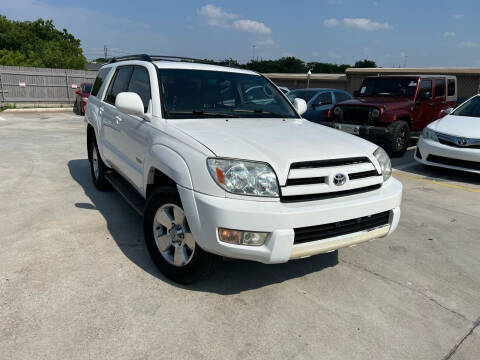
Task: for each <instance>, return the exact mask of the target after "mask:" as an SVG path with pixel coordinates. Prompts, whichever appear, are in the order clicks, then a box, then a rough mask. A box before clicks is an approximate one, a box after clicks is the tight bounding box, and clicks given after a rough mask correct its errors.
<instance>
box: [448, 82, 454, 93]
mask: <svg viewBox="0 0 480 360" xmlns="http://www.w3.org/2000/svg"><path fill="white" fill-rule="evenodd" d="M454 95H455V80H454V79H448V96H454Z"/></svg>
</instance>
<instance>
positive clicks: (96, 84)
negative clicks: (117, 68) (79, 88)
mask: <svg viewBox="0 0 480 360" xmlns="http://www.w3.org/2000/svg"><path fill="white" fill-rule="evenodd" d="M109 71H110V68H103V69H100V71H99V72H98V74H97V77H96V79H95V82H94V84H93V87H92V92H91V95H93V96H97V94H98V90H100V87H101V86H102V84H103V82H104V81H105V78H106V77H107V75H108V73H109Z"/></svg>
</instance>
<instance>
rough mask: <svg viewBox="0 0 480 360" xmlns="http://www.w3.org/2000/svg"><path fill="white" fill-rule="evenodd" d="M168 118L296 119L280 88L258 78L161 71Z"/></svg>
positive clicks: (223, 73)
mask: <svg viewBox="0 0 480 360" xmlns="http://www.w3.org/2000/svg"><path fill="white" fill-rule="evenodd" d="M158 74H159V83H160V93H161V97H162V106H163V110H164V114H165V117H166V118H168V119H193V118H202V117H251V118H263V117H265V118H279V117H280V118H297V117H298V116H297V115H296V113H295V111H294V110H293V108H292V105H290V104H289V103H288V101H287V100H286V99H285V98H284V97H283V96H282V95H281V93H280V92H279V91H278V90H277V88H276V87H275V86H274V85H272V84H271V83H270V82H269V81H268V80H266V79H265V78H264V77H262V76H259V75H250V74H240V73H235V72H223V71H206V70H181V69H160V70H158Z"/></svg>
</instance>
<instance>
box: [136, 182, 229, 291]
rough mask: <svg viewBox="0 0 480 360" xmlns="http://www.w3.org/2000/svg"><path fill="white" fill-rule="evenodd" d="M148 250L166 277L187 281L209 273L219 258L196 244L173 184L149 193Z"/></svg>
mask: <svg viewBox="0 0 480 360" xmlns="http://www.w3.org/2000/svg"><path fill="white" fill-rule="evenodd" d="M143 221H144V234H145V242H146V245H147V249H148V252H149V253H150V256H151V257H152V260H153V261H154V263H155V265H156V266H157V267H158V269H159V270H160V271H161V272H162V273H163V274H164V275H165V276H166V277H168V278H169V279H171V280H173V281H175V282H177V283H181V284H190V283H193V282H195V281H197V280H198V279H200V278H201V277H203V276H205V275H207V274H208V273H210V272H211V271H212V270H213V268H214V267H215V265H216V264H217V263H218V262H219V261H220V258H219V257H218V256H216V255H213V254H210V253H208V252H206V251H204V250H203V249H202V248H200V247H199V246H198V244H197V243H196V241H195V238H194V236H193V234H192V232H191V230H190V227H189V225H188V222H187V218H186V216H185V212H184V210H183V207H182V203H181V201H180V197H179V196H178V193H177V190H176V189H175V188H174V187H159V188H157V189H156V190H154V192H153V193H152V194H151V195H150V196H149V198H148V201H147V204H146V207H145V214H144V219H143Z"/></svg>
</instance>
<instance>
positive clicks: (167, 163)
mask: <svg viewBox="0 0 480 360" xmlns="http://www.w3.org/2000/svg"><path fill="white" fill-rule="evenodd" d="M190 60H191V59H182V58H174V57H163V56H162V57H160V56H159V57H154V56H152V57H150V56H147V55H137V56H131V57H124V58H119V59H116V60H114V61H113V62H112V63H110V64H108V65H105V66H104V67H103V68H102V69H101V70H100V72H99V74H98V77H97V79H96V80H95V84H94V85H93V89H92V93H91V96H90V98H89V101H88V105H87V108H86V115H85V121H86V124H87V143H88V158H89V160H90V163H91V172H92V177H93V181H94V183H95V186H96V187H97V188H99V189H105V188H107V187H109V186H110V185H113V187H115V188H116V189H117V190H118V191H119V192H120V193H121V194H122V195H123V196H124V197H125V198H126V199H127V200H128V201H129V203H130V204H131V205H133V206H134V208H135V209H136V210H137V211H138V212H139V213H140V214H142V215H143V219H144V233H145V241H146V245H147V248H148V250H149V252H150V255H151V256H152V258H153V261H154V262H155V264H156V265H157V266H158V268H159V269H160V270H161V271H162V272H163V273H164V274H165V275H166V276H168V277H169V278H171V279H173V280H175V281H177V282H181V283H189V282H192V281H194V280H196V279H197V278H198V277H199V276H200V275H202V274H205V273H207V272H209V270H210V269H212V265H214V264H215V263H216V261H217V260H218V259H221V256H225V257H230V258H239V259H248V260H254V261H260V262H262V263H268V264H272V263H282V262H286V261H288V260H290V259H297V258H302V257H307V256H311V255H315V254H319V253H327V252H332V251H335V250H337V249H339V248H342V247H346V246H351V245H354V244H358V243H360V242H364V241H368V240H373V239H375V238H379V237H383V236H386V235H389V234H391V233H392V232H393V231H394V230H395V229H396V227H397V225H398V221H399V218H400V203H401V197H402V185H401V184H400V182H398V181H397V180H395V179H394V178H392V177H391V165H390V159H389V158H388V156H387V155H386V153H385V152H384V151H383V150H382V149H381V148H378V147H377V146H375V145H374V144H372V143H370V142H368V141H365V140H363V139H360V138H358V137H355V136H352V135H349V134H346V133H343V132H340V131H338V130H334V129H331V128H328V127H324V126H322V125H318V124H315V123H312V122H309V121H307V120H304V119H302V118H301V116H300V115H301V114H302V113H303V112H304V111H305V110H306V104H305V102H304V101H303V100H301V99H295V101H294V104H293V105H292V104H291V103H290V102H289V101H288V99H287V98H286V97H285V96H284V94H283V93H282V92H281V91H280V90H278V88H277V87H276V86H275V85H274V84H273V83H272V82H271V81H270V80H268V79H267V78H265V77H263V76H262V75H260V74H258V73H255V72H252V71H247V70H241V69H235V68H228V67H219V66H213V65H206V64H200V63H194V62H191V61H190Z"/></svg>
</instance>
